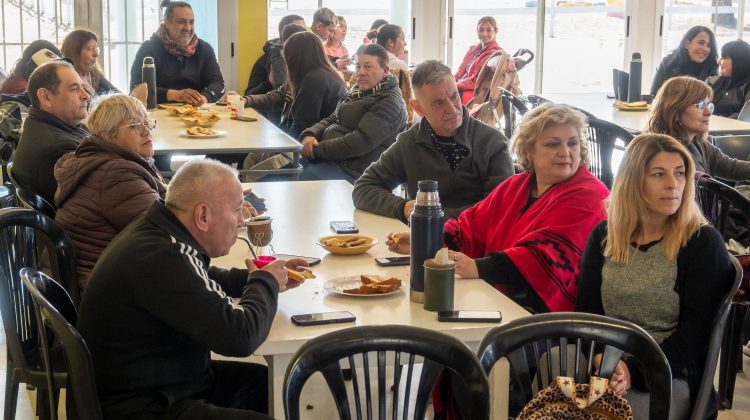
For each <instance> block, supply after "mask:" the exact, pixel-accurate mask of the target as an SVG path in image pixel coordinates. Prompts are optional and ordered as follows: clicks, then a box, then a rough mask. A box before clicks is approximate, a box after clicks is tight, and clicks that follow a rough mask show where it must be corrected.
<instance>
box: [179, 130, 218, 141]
mask: <svg viewBox="0 0 750 420" xmlns="http://www.w3.org/2000/svg"><path fill="white" fill-rule="evenodd" d="M226 134H227V132H226V131H224V130H214V133H213V134H188V133H187V132H185V133H184V134H183V135H184V136H185V137H189V138H191V139H211V138H214V137H221V136H225V135H226Z"/></svg>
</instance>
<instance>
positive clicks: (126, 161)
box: [55, 93, 166, 290]
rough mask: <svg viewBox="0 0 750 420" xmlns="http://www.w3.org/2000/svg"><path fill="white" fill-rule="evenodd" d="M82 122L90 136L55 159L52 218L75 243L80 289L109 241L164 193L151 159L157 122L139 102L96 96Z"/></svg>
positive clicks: (131, 98) (120, 96)
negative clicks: (153, 134) (55, 185)
mask: <svg viewBox="0 0 750 420" xmlns="http://www.w3.org/2000/svg"><path fill="white" fill-rule="evenodd" d="M86 125H87V126H88V128H89V130H91V136H90V137H87V138H85V139H83V141H81V144H80V145H79V146H78V149H77V150H76V151H75V152H71V153H68V154H66V155H63V156H62V157H61V158H60V159H59V160H58V161H57V163H56V164H55V178H56V179H57V192H56V193H55V205H56V206H57V214H56V215H55V220H56V221H57V222H58V223H59V224H60V225H61V226H62V227H63V228H64V229H65V231H66V232H68V234H69V235H70V237H71V239H72V240H73V244H74V245H75V248H76V264H77V270H78V286H79V288H80V289H81V290H83V289H84V288H85V287H86V283H87V282H88V277H89V274H91V270H92V269H93V268H94V264H95V263H96V261H97V260H98V259H99V255H101V253H102V252H103V251H104V248H106V246H107V245H108V244H109V242H110V241H111V240H112V239H114V237H115V236H116V235H117V234H118V233H120V231H121V230H123V229H124V228H125V227H126V226H127V225H128V224H130V222H131V221H132V220H133V219H135V218H136V217H138V216H139V215H141V214H142V213H144V212H145V211H146V210H147V209H148V207H149V206H150V205H151V203H153V202H154V200H156V199H158V198H160V197H161V198H164V194H165V193H166V188H165V186H164V184H163V182H162V179H161V176H160V175H159V172H158V171H157V169H156V168H155V167H154V165H153V159H152V156H153V155H154V145H153V138H152V137H151V132H152V131H153V130H154V129H155V128H156V121H155V120H152V119H150V118H149V115H148V112H146V108H145V107H144V106H143V103H141V102H140V101H139V100H138V99H136V98H133V97H132V96H128V95H125V94H122V93H116V94H111V95H103V96H100V97H99V98H98V99H96V100H95V101H94V103H93V104H92V110H91V112H90V113H89V116H88V119H87V121H86Z"/></svg>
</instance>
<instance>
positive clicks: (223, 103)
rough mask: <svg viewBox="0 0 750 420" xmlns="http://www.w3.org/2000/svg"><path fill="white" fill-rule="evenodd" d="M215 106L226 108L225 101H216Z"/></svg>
mask: <svg viewBox="0 0 750 420" xmlns="http://www.w3.org/2000/svg"><path fill="white" fill-rule="evenodd" d="M216 105H217V106H227V100H226V99H219V100H218V101H216Z"/></svg>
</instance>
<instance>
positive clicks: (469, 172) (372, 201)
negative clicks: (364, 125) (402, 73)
mask: <svg viewBox="0 0 750 420" xmlns="http://www.w3.org/2000/svg"><path fill="white" fill-rule="evenodd" d="M412 87H413V89H414V93H415V96H416V99H412V100H411V105H412V107H413V108H414V110H415V111H416V112H417V114H419V115H420V116H422V117H423V118H422V121H421V122H420V123H419V124H416V125H414V126H413V127H411V128H410V129H409V130H407V131H405V132H403V133H401V134H400V135H399V136H398V137H397V139H396V142H395V143H394V144H393V145H391V146H390V147H389V148H388V149H387V150H386V151H385V152H384V153H383V154H382V156H380V159H379V160H378V161H376V162H375V163H373V164H371V165H370V166H369V167H368V168H367V170H365V172H364V174H363V175H362V176H361V177H360V178H359V179H358V180H357V181H356V183H355V184H354V192H353V194H352V197H353V199H354V205H355V206H356V207H357V208H358V209H361V210H366V211H370V212H373V213H376V214H381V215H384V216H388V217H393V218H397V219H400V220H401V221H404V222H406V221H408V220H409V216H410V215H411V212H412V210H413V209H414V198H415V197H416V194H417V183H418V182H419V181H420V180H425V179H431V180H435V181H438V187H439V189H440V200H441V202H442V204H443V211H444V212H445V215H446V217H451V218H455V217H458V215H459V214H460V213H461V212H462V211H463V210H465V209H466V208H468V207H470V206H472V205H473V204H474V203H476V202H478V201H480V200H481V199H483V198H484V197H485V196H486V195H487V194H488V193H489V192H490V191H492V190H493V189H494V188H495V187H496V186H497V185H498V184H499V183H500V182H502V181H503V180H505V179H506V178H508V177H509V176H511V175H512V174H513V162H512V160H511V158H510V154H509V153H508V140H507V139H506V138H505V136H503V135H502V133H500V132H499V131H498V130H496V129H495V128H493V127H490V126H488V125H485V124H483V123H481V122H479V121H477V120H476V119H474V118H471V117H470V116H469V112H468V110H467V109H466V108H465V107H463V106H462V105H461V96H460V95H459V93H458V89H457V88H456V80H455V79H454V78H453V74H452V73H451V69H450V68H449V67H448V66H446V65H444V64H442V63H440V62H439V61H436V60H430V61H425V62H424V63H422V64H420V65H419V66H417V68H416V70H415V71H414V74H413V76H412ZM403 183H406V186H407V191H406V198H401V197H398V196H396V195H393V194H392V191H393V189H394V188H396V187H397V186H399V185H401V184H403Z"/></svg>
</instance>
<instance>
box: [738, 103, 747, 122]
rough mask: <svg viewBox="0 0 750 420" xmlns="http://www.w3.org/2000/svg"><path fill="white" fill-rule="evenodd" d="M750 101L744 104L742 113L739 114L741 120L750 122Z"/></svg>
mask: <svg viewBox="0 0 750 420" xmlns="http://www.w3.org/2000/svg"><path fill="white" fill-rule="evenodd" d="M748 104H750V101H746V102H745V104H744V105H742V109H741V110H740V113H739V114H737V119H738V120H740V121H745V122H750V105H748Z"/></svg>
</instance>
